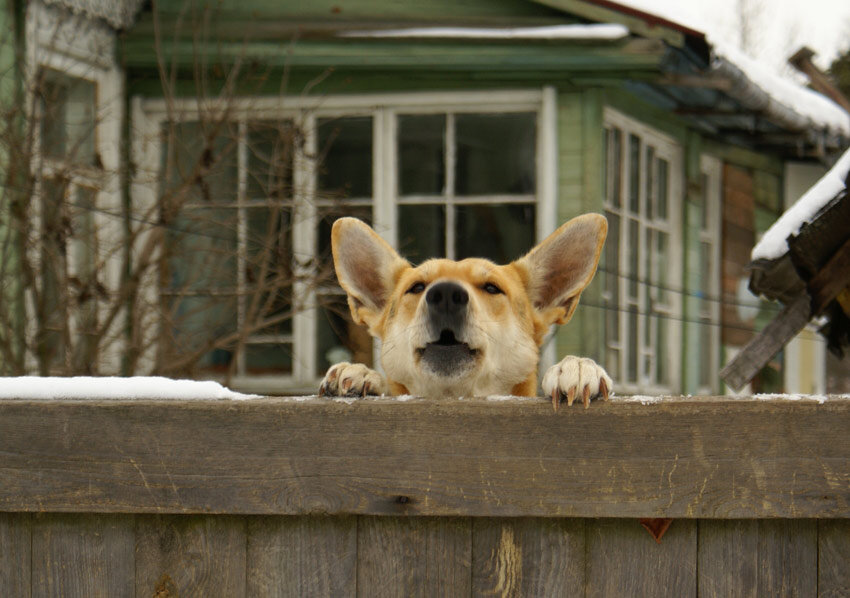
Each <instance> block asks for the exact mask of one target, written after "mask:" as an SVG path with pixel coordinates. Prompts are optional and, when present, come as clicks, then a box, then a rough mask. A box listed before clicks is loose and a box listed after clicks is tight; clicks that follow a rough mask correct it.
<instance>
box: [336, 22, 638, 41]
mask: <svg viewBox="0 0 850 598" xmlns="http://www.w3.org/2000/svg"><path fill="white" fill-rule="evenodd" d="M628 35H629V30H628V28H626V27H624V26H623V25H618V24H615V23H600V24H593V25H550V26H542V27H498V28H482V27H415V28H409V29H376V30H372V31H345V32H342V33H340V34H339V36H340V37H368V38H420V39H421V38H441V39H545V40H604V41H615V40H618V39H622V38H624V37H626V36H628Z"/></svg>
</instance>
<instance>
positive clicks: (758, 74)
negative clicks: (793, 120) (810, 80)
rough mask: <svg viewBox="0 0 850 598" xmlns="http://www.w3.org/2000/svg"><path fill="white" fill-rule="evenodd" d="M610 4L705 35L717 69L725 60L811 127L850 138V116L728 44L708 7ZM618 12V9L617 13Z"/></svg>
mask: <svg viewBox="0 0 850 598" xmlns="http://www.w3.org/2000/svg"><path fill="white" fill-rule="evenodd" d="M607 4H619V5H620V6H622V7H625V8H631V9H633V10H637V11H640V12H643V13H647V14H649V15H653V16H656V17H660V18H662V19H664V20H666V21H670V22H672V23H676V24H679V25H682V26H683V27H685V28H687V29H691V30H693V31H695V32H702V33H703V34H704V35H705V37H706V41H707V42H708V44H709V45H710V46H711V48H712V53H713V58H714V60H713V61H712V67H713V68H717V67H718V66H719V64H720V63H722V62H723V60H725V61H727V62H729V63H731V64H733V65H734V66H736V67H737V68H738V69H740V70H741V72H742V73H743V74H744V75H745V76H746V77H747V79H749V80H750V82H752V83H753V84H754V85H756V86H757V87H758V88H760V89H761V90H762V91H763V92H764V93H765V94H766V95H767V96H768V97H769V98H770V100H771V101H773V102H776V103H777V104H779V105H781V106H783V107H784V108H786V109H789V110H792V111H793V112H796V113H797V114H799V115H800V116H801V117H803V118H804V119H806V120H808V121H809V122H808V123H807V125H808V126H814V127H817V128H825V129H828V130H829V131H830V132H832V133H840V134H842V135H845V136H848V135H850V114H848V113H847V112H845V111H844V110H843V109H842V108H841V107H840V106H838V104H836V103H835V102H833V101H832V100H830V99H828V98H826V97H825V96H823V95H821V94H819V93H817V92H814V91H811V90H809V89H806V88H805V87H802V86H800V85H797V84H796V83H795V82H793V81H791V80H790V79H786V78H785V77H782V76H780V75H779V74H777V73H774V72H773V71H771V70H770V69H769V68H767V66H765V65H764V64H762V63H760V62H758V61H757V60H754V59H752V58H750V57H749V56H747V55H746V54H744V53H743V52H741V51H740V50H738V49H736V48H735V47H733V46H732V44H730V43H728V41H727V40H726V38H727V37H728V36H726V37H724V35H723V33H722V32H721V31H719V30H715V29H716V27H715V28H714V29H712V28H711V27H712V25H711V23H710V22H709V19H706V17H705V12H704V11H705V7H706V6H707V5H706V4H704V3H702V2H682V1H681V0H618V1H617V2H608V3H607ZM615 10H616V9H615Z"/></svg>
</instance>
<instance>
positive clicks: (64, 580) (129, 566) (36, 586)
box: [31, 513, 135, 598]
mask: <svg viewBox="0 0 850 598" xmlns="http://www.w3.org/2000/svg"><path fill="white" fill-rule="evenodd" d="M133 541H134V534H133V520H132V518H131V517H122V516H116V515H68V514H57V513H48V514H40V515H36V516H35V517H34V518H33V521H32V555H31V563H32V573H31V574H32V595H33V596H90V597H91V598H113V597H114V598H122V597H125V596H126V597H130V596H134V595H135V591H134V587H133V576H134V567H133Z"/></svg>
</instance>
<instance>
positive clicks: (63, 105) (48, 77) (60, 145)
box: [40, 69, 97, 166]
mask: <svg viewBox="0 0 850 598" xmlns="http://www.w3.org/2000/svg"><path fill="white" fill-rule="evenodd" d="M42 76H43V79H42V85H41V97H40V101H41V108H42V115H43V116H42V121H41V147H42V151H43V152H44V155H45V156H48V157H51V158H60V159H65V160H68V161H69V162H71V163H73V164H79V165H85V166H94V165H95V162H96V160H95V147H94V141H95V135H94V130H95V125H96V122H95V119H96V101H97V86H96V85H95V84H94V83H93V82H92V81H87V80H85V79H80V78H78V77H70V76H68V75H66V74H65V73H60V72H59V71H54V70H52V69H45V70H44V71H43V73H42Z"/></svg>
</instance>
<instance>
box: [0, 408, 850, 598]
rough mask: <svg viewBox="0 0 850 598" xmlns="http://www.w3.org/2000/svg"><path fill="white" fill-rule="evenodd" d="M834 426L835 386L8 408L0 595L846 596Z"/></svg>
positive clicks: (848, 440) (849, 513) (846, 498)
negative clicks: (595, 395)
mask: <svg viewBox="0 0 850 598" xmlns="http://www.w3.org/2000/svg"><path fill="white" fill-rule="evenodd" d="M641 401H642V402H641ZM848 429H850V398H848V397H830V398H828V399H825V400H824V399H823V398H821V400H814V399H810V398H809V399H807V398H804V399H801V400H788V399H784V398H780V397H776V398H772V399H764V398H759V399H729V398H678V397H675V398H664V399H656V398H647V397H644V398H642V399H641V398H640V397H638V398H622V399H619V400H613V401H611V402H608V403H594V404H593V405H591V407H590V408H589V409H587V410H584V409H581V408H576V409H561V410H559V411H558V412H557V413H553V411H552V408H551V405H550V404H548V402H547V401H546V400H544V399H514V398H510V399H502V400H487V399H464V400H436V399H435V400H426V399H409V400H400V399H391V398H385V399H374V400H360V401H343V400H329V399H319V398H307V399H302V400H296V399H283V398H269V399H259V400H252V401H223V400H220V401H206V400H199V401H119V400H115V401H67V400H66V401H24V400H3V401H0V595H2V596H27V597H29V596H48V595H49V596H110V597H111V596H157V597H158V598H162V597H166V596H228V597H230V596H470V595H474V596H484V595H498V596H553V595H582V594H584V595H587V596H671V595H675V596H697V595H699V596H701V597H704V596H730V595H742V596H768V595H769V596H785V595H795V596H818V595H819V596H847V595H848V592H850V576H848V570H850V568H848V566H847V564H848V562H850V437H848V435H847V430H848ZM640 517H654V518H660V517H671V518H674V520H673V523H672V525H671V526H670V528H669V531H667V533H666V534H665V535H664V536H663V538H662V539H661V541H660V542H659V543H656V541H655V540H654V539H653V538H652V537H651V536H650V535H649V534H648V533H647V532H646V531H645V530H644V529H643V528H642V527H641V525H640V524H639V522H638V518H640Z"/></svg>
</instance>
